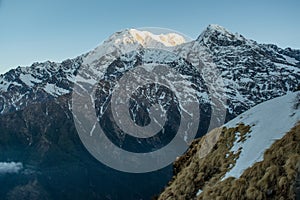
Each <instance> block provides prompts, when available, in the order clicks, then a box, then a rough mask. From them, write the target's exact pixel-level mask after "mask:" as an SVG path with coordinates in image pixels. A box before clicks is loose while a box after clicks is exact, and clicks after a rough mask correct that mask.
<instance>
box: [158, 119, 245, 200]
mask: <svg viewBox="0 0 300 200" xmlns="http://www.w3.org/2000/svg"><path fill="white" fill-rule="evenodd" d="M249 130H250V127H249V126H245V125H243V124H240V125H239V126H237V127H235V128H229V129H226V128H222V129H221V128H219V129H216V130H213V131H212V132H213V133H212V136H209V135H210V134H211V133H209V134H208V136H206V137H210V138H209V139H207V138H205V137H203V138H201V139H198V140H196V141H194V142H193V143H192V145H191V147H190V149H189V150H188V151H187V153H186V154H185V155H184V156H182V157H181V158H179V159H178V160H177V161H176V162H175V163H174V177H173V179H172V181H171V182H170V183H169V185H168V187H167V188H166V189H165V191H164V192H163V193H162V194H161V195H160V196H159V198H158V199H191V198H193V197H195V196H196V193H197V191H198V190H199V189H200V188H202V187H204V185H211V186H212V185H214V184H215V183H216V182H217V181H218V180H219V179H220V178H221V177H222V176H224V175H225V173H226V172H227V170H228V169H229V166H234V164H235V160H236V159H237V158H238V156H239V154H240V152H237V153H235V154H234V153H233V152H230V149H231V147H232V146H233V143H234V141H235V140H236V137H235V136H236V133H237V132H239V133H240V134H241V138H243V137H244V136H245V135H246V134H247V133H248V132H249ZM218 132H220V134H219V137H213V135H216V134H218ZM216 138H218V142H217V143H216V144H215V142H214V140H216ZM210 140H211V141H212V142H213V143H212V144H211V145H209V144H207V141H210ZM213 144H214V145H213ZM208 149H209V150H210V149H211V151H209V152H207V150H208ZM203 151H204V152H207V153H208V154H207V153H206V154H207V155H206V156H205V157H203Z"/></svg>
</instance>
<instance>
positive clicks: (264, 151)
mask: <svg viewBox="0 0 300 200" xmlns="http://www.w3.org/2000/svg"><path fill="white" fill-rule="evenodd" d="M299 109H300V92H297V93H291V94H288V95H285V96H283V97H279V98H275V99H273V100H270V101H267V102H265V103H262V104H259V105H257V106H255V107H254V108H252V109H250V110H248V111H246V112H245V113H243V114H242V115H239V116H238V117H237V118H235V119H233V120H231V121H230V122H228V123H227V124H225V125H224V126H223V127H221V128H217V129H214V130H213V131H211V132H210V133H209V134H207V135H206V136H204V137H202V138H200V139H198V140H196V141H194V143H193V144H192V145H191V148H190V149H189V151H188V152H187V153H186V154H185V155H184V156H182V157H181V158H179V159H178V160H177V161H176V162H175V163H174V177H173V180H172V181H171V182H170V183H169V185H168V186H167V187H166V188H165V190H164V191H163V192H162V193H161V194H160V196H159V197H158V199H161V200H162V199H205V200H207V199H220V200H221V199H296V198H297V199H299V198H300V196H299V195H300V185H299V181H300V123H299V121H300V110H299Z"/></svg>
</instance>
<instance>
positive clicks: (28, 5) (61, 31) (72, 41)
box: [0, 0, 300, 73]
mask: <svg viewBox="0 0 300 200" xmlns="http://www.w3.org/2000/svg"><path fill="white" fill-rule="evenodd" d="M299 8H300V1H298V0H290V1H289V0H286V1H279V0H269V1H268V0H265V1H263V0H251V1H250V0H247V1H246V0H239V1H238V0H227V1H225V0H224V1H221V0H220V1H209V0H206V1H201V0H191V1H188V0H184V1H176V0H169V1H163V0H148V1H146V0H144V1H143V0H128V1H125V0H123V1H122V0H119V1H117V0H110V1H100V0H99V1H97V0H0V73H2V72H5V71H7V70H8V69H10V68H14V67H17V66H19V65H21V66H26V65H31V64H32V63H33V62H35V61H39V62H42V61H46V60H51V61H62V60H64V59H67V58H73V57H76V56H78V55H80V54H82V53H85V52H87V51H89V50H91V49H93V48H94V47H96V46H97V45H99V44H100V43H101V42H102V41H103V40H104V39H106V38H107V37H108V36H109V35H111V34H113V33H114V32H116V31H119V30H121V29H125V28H138V27H147V26H148V27H164V28H170V29H174V30H177V31H179V32H182V33H184V34H186V35H188V36H191V37H192V38H196V37H197V36H198V35H199V34H200V33H201V32H202V31H203V29H205V27H206V26H207V25H208V24H219V25H221V26H224V27H225V28H227V29H228V30H230V31H232V32H239V33H241V34H242V35H244V36H245V37H247V38H250V39H254V40H257V41H258V42H263V43H274V44H277V45H279V46H280V47H283V48H285V47H293V48H300V37H299V35H300V23H299V19H300V12H299Z"/></svg>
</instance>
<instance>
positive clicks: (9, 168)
mask: <svg viewBox="0 0 300 200" xmlns="http://www.w3.org/2000/svg"><path fill="white" fill-rule="evenodd" d="M21 169H23V164H22V163H20V162H0V174H7V173H10V174H12V173H18V172H19V171H20V170H21Z"/></svg>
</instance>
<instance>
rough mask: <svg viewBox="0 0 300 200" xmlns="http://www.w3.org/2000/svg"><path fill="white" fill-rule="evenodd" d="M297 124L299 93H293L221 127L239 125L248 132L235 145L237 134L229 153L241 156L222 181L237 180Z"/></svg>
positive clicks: (299, 116) (268, 102) (247, 112)
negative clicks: (245, 127)
mask: <svg viewBox="0 0 300 200" xmlns="http://www.w3.org/2000/svg"><path fill="white" fill-rule="evenodd" d="M299 121H300V92H296V93H289V94H287V95H285V96H282V97H278V98H275V99H272V100H269V101H267V102H265V103H261V104H259V105H257V106H255V107H253V108H251V109H249V110H247V111H246V112H244V113H243V114H241V115H239V116H237V117H236V118H235V119H233V120H231V121H229V122H228V123H226V124H225V125H224V126H226V127H227V128H230V127H235V126H237V125H238V124H241V123H243V124H245V125H249V126H251V128H250V131H249V132H248V133H246V135H247V137H246V139H245V140H244V141H240V142H238V141H239V140H240V137H239V133H237V135H236V140H235V143H234V145H233V147H232V148H231V151H232V152H234V153H236V152H238V151H241V153H240V155H239V158H238V159H237V160H236V163H235V165H234V167H233V168H232V169H231V170H230V171H229V172H227V173H226V175H225V177H224V179H225V178H228V177H236V178H239V177H240V175H241V174H242V173H243V172H244V171H245V169H247V168H248V167H250V166H252V165H253V164H254V163H256V162H259V161H261V160H263V154H264V152H265V151H266V150H267V149H268V148H269V147H270V146H271V145H272V144H273V143H274V141H276V140H278V139H280V138H282V137H283V136H284V135H285V134H286V133H287V132H288V131H289V130H290V129H291V128H292V127H294V126H295V125H296V123H297V122H299Z"/></svg>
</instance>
